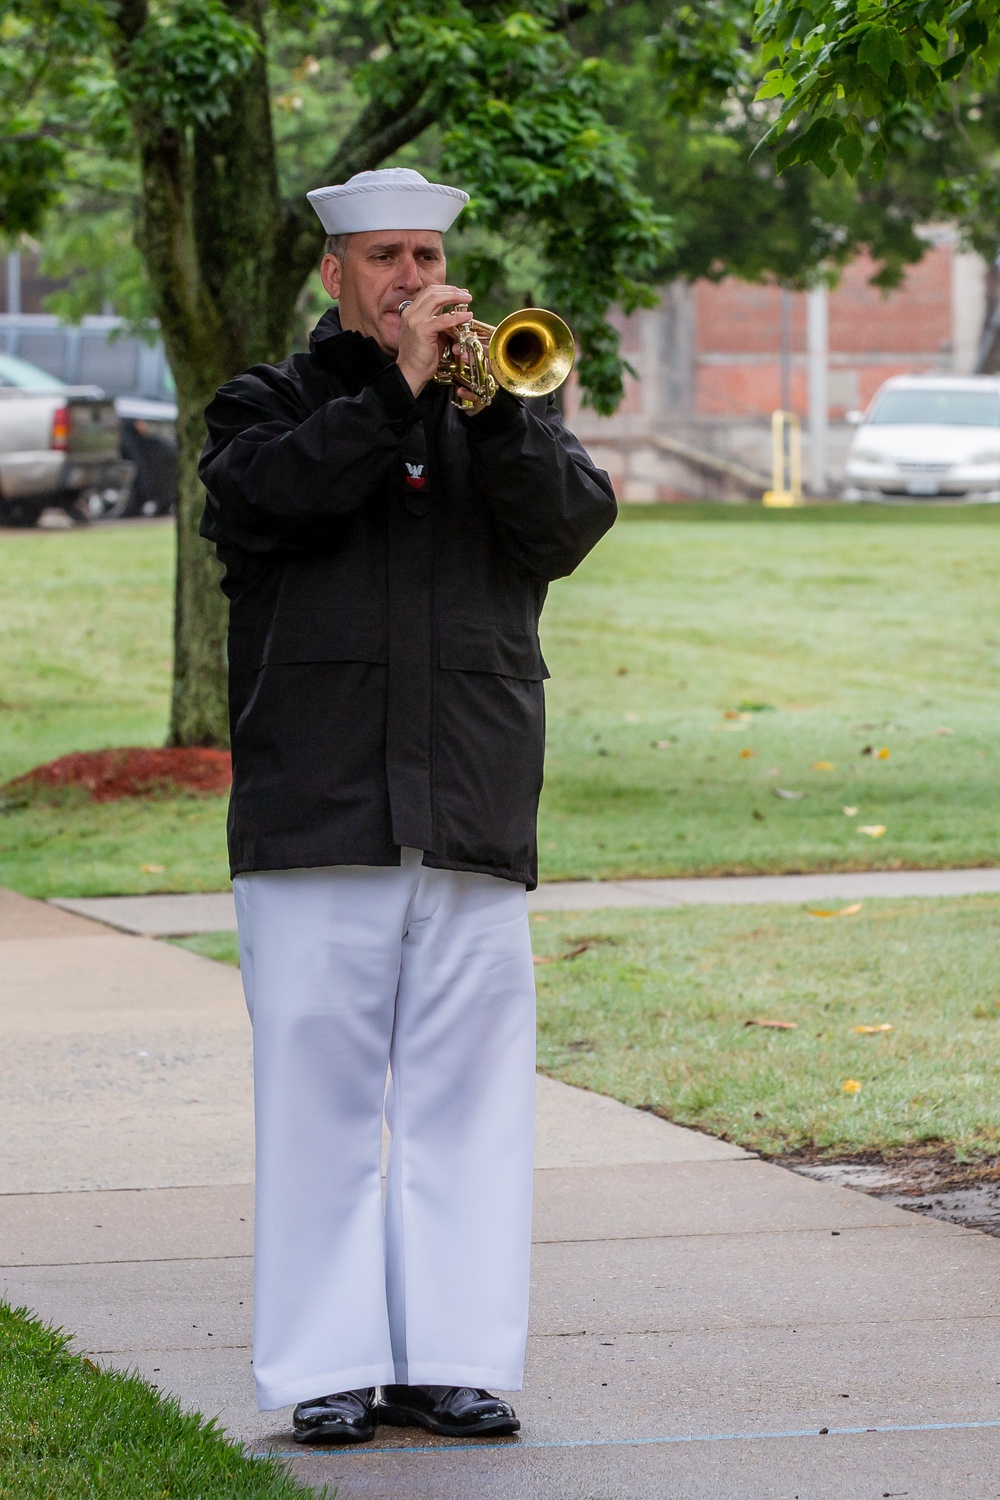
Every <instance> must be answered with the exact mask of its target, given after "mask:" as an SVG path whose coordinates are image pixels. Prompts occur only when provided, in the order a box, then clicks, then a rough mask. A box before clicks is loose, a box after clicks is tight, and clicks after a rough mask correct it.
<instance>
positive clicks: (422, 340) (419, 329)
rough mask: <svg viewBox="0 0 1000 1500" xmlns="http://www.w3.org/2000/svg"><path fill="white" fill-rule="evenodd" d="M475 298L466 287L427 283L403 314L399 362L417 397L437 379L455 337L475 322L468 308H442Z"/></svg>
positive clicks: (400, 329) (400, 323)
mask: <svg viewBox="0 0 1000 1500" xmlns="http://www.w3.org/2000/svg"><path fill="white" fill-rule="evenodd" d="M471 300H472V293H471V292H470V291H468V289H467V288H465V287H460V286H425V287H424V289H423V290H422V291H420V292H418V293H417V295H416V296H415V297H414V299H413V301H412V302H411V303H410V305H409V307H408V308H406V310H405V312H403V313H402V314H401V315H400V319H399V353H398V354H397V355H396V363H397V365H398V366H399V368H400V370H401V371H402V372H403V377H404V379H405V380H406V383H407V385H408V386H409V387H410V390H411V391H412V392H413V394H414V395H415V396H419V395H420V392H421V391H422V390H423V388H424V386H425V385H426V384H427V383H428V381H430V380H433V378H434V372H435V370H436V369H437V367H438V364H439V362H440V359H441V355H442V354H443V353H445V352H446V350H447V348H448V345H449V343H450V342H451V338H452V336H453V335H454V334H455V333H456V332H457V330H458V329H460V328H461V327H462V326H463V324H465V323H470V322H471V321H472V314H471V312H469V310H468V308H466V309H465V311H464V312H455V311H452V312H443V311H442V308H445V307H449V306H451V307H454V304H455V303H465V302H471Z"/></svg>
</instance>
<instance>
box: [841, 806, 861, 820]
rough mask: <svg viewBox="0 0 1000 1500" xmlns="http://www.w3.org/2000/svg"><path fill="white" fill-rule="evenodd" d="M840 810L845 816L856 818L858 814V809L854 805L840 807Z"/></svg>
mask: <svg viewBox="0 0 1000 1500" xmlns="http://www.w3.org/2000/svg"><path fill="white" fill-rule="evenodd" d="M840 810H841V812H842V813H843V814H844V817H845V818H856V817H857V815H858V810H857V808H856V807H842V808H841V809H840Z"/></svg>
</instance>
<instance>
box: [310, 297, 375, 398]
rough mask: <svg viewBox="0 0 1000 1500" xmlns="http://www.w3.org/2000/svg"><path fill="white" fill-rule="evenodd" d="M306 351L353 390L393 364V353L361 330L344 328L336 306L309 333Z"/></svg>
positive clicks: (359, 387) (364, 384)
mask: <svg viewBox="0 0 1000 1500" xmlns="http://www.w3.org/2000/svg"><path fill="white" fill-rule="evenodd" d="M309 352H310V354H311V355H312V356H313V358H314V359H316V360H318V361H319V363H320V364H321V365H322V366H323V368H324V369H325V370H329V371H331V372H332V373H333V374H335V375H337V376H338V377H339V378H340V380H342V381H343V383H344V385H345V386H348V387H349V388H352V389H353V390H354V391H360V390H362V389H363V387H364V386H366V385H367V384H368V382H369V381H370V380H374V379H375V376H376V375H378V373H379V372H380V371H381V370H384V369H386V367H387V366H388V365H391V364H392V355H391V354H386V352H385V350H384V349H382V348H381V347H380V346H379V344H377V343H376V341H375V340H374V339H372V338H368V337H367V336H366V335H365V334H363V333H355V332H353V331H347V332H345V330H344V329H343V328H341V326H340V313H339V312H338V311H337V309H336V308H335V307H331V308H330V309H329V311H328V312H325V313H324V314H323V316H322V317H321V318H320V320H319V322H318V323H317V324H316V327H315V328H314V329H313V331H312V333H311V334H310V335H309Z"/></svg>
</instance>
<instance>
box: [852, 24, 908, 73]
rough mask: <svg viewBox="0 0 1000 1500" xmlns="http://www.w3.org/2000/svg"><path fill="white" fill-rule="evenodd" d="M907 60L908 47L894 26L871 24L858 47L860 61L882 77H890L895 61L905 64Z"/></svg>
mask: <svg viewBox="0 0 1000 1500" xmlns="http://www.w3.org/2000/svg"><path fill="white" fill-rule="evenodd" d="M906 60H907V49H906V46H905V45H904V42H903V39H902V37H901V36H900V35H899V33H898V31H896V29H895V28H894V27H892V26H883V25H873V26H869V27H868V29H867V30H866V32H865V34H864V36H863V37H862V39H861V45H860V46H859V48H858V62H859V63H862V64H864V65H865V66H866V67H869V68H871V69H872V71H873V72H875V73H877V74H878V76H879V77H880V78H883V79H885V78H888V77H889V70H890V68H891V67H892V64H893V63H894V62H897V63H900V64H903V63H905V62H906Z"/></svg>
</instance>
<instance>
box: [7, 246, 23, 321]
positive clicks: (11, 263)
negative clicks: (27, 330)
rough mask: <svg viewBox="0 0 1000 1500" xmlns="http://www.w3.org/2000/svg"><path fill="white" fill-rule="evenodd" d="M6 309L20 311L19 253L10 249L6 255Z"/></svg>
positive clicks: (10, 311)
mask: <svg viewBox="0 0 1000 1500" xmlns="http://www.w3.org/2000/svg"><path fill="white" fill-rule="evenodd" d="M7 311H8V312H9V313H19V312H20V311H21V254H20V251H18V250H12V251H11V252H10V254H9V255H8V256H7Z"/></svg>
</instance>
